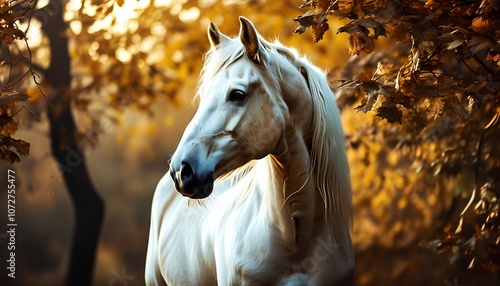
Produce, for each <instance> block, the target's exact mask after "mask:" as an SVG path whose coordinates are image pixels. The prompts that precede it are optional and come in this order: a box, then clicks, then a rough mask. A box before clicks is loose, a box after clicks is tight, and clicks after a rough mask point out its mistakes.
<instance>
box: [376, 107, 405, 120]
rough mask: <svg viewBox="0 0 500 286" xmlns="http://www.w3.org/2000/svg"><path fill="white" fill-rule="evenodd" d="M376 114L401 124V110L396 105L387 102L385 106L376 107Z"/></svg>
mask: <svg viewBox="0 0 500 286" xmlns="http://www.w3.org/2000/svg"><path fill="white" fill-rule="evenodd" d="M377 116H380V117H382V118H385V119H386V120H387V121H388V122H389V123H396V122H397V123H399V124H401V119H402V118H403V112H402V111H401V110H399V108H397V107H396V105H392V104H389V105H387V106H384V105H382V106H380V107H379V108H377Z"/></svg>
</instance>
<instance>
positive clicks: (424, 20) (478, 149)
mask: <svg viewBox="0 0 500 286" xmlns="http://www.w3.org/2000/svg"><path fill="white" fill-rule="evenodd" d="M346 2H347V4H346ZM317 3H319V2H317V1H312V2H311V5H310V6H309V7H313V8H314V9H313V10H309V11H308V12H306V14H307V13H310V11H314V13H316V14H321V13H324V14H327V15H331V16H336V17H340V18H343V19H348V20H347V24H345V25H343V26H342V27H340V28H339V29H338V30H337V32H338V33H348V34H349V51H350V53H351V54H359V53H360V52H365V53H366V54H370V55H368V56H366V57H365V58H357V59H355V60H353V61H351V62H350V63H349V65H348V66H346V67H345V68H344V69H343V70H342V69H339V70H337V71H336V72H335V73H334V74H332V78H337V79H338V78H341V79H342V81H341V84H340V85H339V87H340V88H342V89H344V91H343V96H342V97H341V102H344V108H349V107H350V106H351V105H352V104H353V103H358V104H360V105H358V106H357V107H356V108H355V109H356V110H358V111H363V112H370V111H374V114H375V115H376V116H375V117H373V119H372V120H371V124H369V125H368V127H367V128H365V129H364V130H365V133H363V134H358V135H356V138H362V137H370V136H371V135H372V134H379V135H382V136H383V139H382V140H380V141H378V142H379V144H380V146H386V148H388V149H389V150H405V151H404V153H405V154H404V155H402V157H401V158H402V159H404V160H405V161H407V162H411V164H410V165H411V166H412V168H411V170H412V171H409V170H408V172H407V173H409V174H410V173H413V174H414V175H416V176H422V177H424V178H427V179H428V180H438V181H440V180H446V178H449V177H458V178H463V177H464V174H469V175H470V176H471V177H472V181H473V184H472V185H467V186H463V185H461V184H462V182H463V180H460V179H459V180H457V181H456V182H455V187H456V188H461V189H466V191H465V193H466V194H467V196H468V197H469V202H468V203H467V205H466V206H465V208H464V209H463V211H462V212H461V214H460V215H459V216H458V217H457V218H455V220H454V221H446V222H445V224H446V225H447V226H446V228H445V229H449V228H450V226H452V225H454V226H455V227H456V230H455V232H444V233H443V238H441V239H437V240H435V241H433V242H430V243H428V244H427V245H429V246H430V247H431V248H436V247H434V246H435V245H439V246H440V251H441V250H448V251H449V252H452V253H453V257H454V260H456V259H457V258H458V257H460V256H464V257H468V259H469V262H470V267H472V266H474V265H476V264H477V265H480V266H483V267H484V268H486V269H488V270H491V271H493V272H495V271H498V270H499V269H500V261H499V260H498V258H497V257H498V251H497V250H498V249H499V247H500V223H499V220H498V209H499V208H500V200H499V199H500V176H499V175H500V152H499V151H498V148H496V147H495V146H496V145H497V143H496V142H498V141H497V140H498V136H499V135H498V134H500V132H499V131H500V130H499V129H500V124H499V123H498V121H499V120H498V117H499V114H500V113H499V110H500V100H499V94H500V77H499V75H500V65H499V63H500V62H499V58H500V57H499V56H498V54H499V53H500V45H499V39H500V33H498V30H499V27H500V20H499V17H498V10H499V9H500V6H498V3H497V2H495V1H469V2H460V1H427V2H425V3H424V2H422V1H370V2H368V1H367V2H365V1H329V3H330V5H322V6H321V7H319V6H318V5H317ZM325 7H326V8H325ZM313 25H316V23H312V24H311V26H313ZM304 30H305V28H304ZM379 36H387V37H388V39H387V41H388V42H389V45H390V47H389V48H385V49H376V47H375V40H376V39H377V38H378V37H379ZM367 71H370V72H369V73H370V74H369V75H368V76H366V73H367ZM359 74H363V75H364V76H362V77H360V76H359ZM380 118H383V119H386V120H387V122H388V123H391V124H386V123H384V124H381V122H380ZM361 130H363V129H361ZM394 130H398V131H397V132H392V131H394ZM356 140H357V141H355V142H354V146H357V148H359V146H360V142H359V139H356ZM351 141H352V140H351ZM351 144H353V143H352V142H351ZM365 145H366V148H367V149H368V150H370V151H369V152H375V153H381V154H384V157H385V156H386V155H387V154H388V152H389V151H387V150H385V149H384V148H382V149H380V150H382V151H379V150H377V149H376V148H374V147H372V146H370V145H368V144H365ZM380 146H379V147H378V148H380ZM366 152H368V151H366ZM391 152H392V151H391ZM381 159H382V158H378V160H381ZM368 162H369V163H370V164H373V163H374V162H373V161H372V160H367V163H365V164H366V165H367V168H368V166H369V163H368ZM388 168H390V166H382V167H381V168H380V169H379V170H381V171H386V170H388ZM372 179H374V180H375V178H372ZM409 186H411V188H412V189H414V190H415V191H418V192H419V193H422V194H425V196H427V197H429V198H434V199H432V201H435V192H426V191H425V188H423V186H421V184H419V183H418V182H412V183H410V184H409ZM382 188H385V187H382ZM397 189H398V188H397ZM404 189H405V188H402V189H399V190H400V191H401V190H404ZM459 195H462V194H456V196H459ZM450 196H452V194H450ZM382 198H384V197H383V196H382V195H380V196H379V195H377V196H375V197H374V200H373V201H372V202H374V203H381V202H383V199H382ZM429 202H430V201H428V202H427V203H429ZM472 204H475V205H476V208H475V209H473V208H471V205H472ZM403 205H404V206H406V207H407V206H408V205H407V202H406V200H403V201H400V202H398V206H403ZM429 207H432V205H429Z"/></svg>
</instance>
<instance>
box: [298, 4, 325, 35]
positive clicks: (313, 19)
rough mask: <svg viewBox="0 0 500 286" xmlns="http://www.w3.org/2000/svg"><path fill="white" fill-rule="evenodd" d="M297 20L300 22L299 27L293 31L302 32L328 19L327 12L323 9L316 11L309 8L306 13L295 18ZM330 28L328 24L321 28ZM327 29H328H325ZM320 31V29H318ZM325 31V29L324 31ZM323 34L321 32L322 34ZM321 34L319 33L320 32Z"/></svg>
mask: <svg viewBox="0 0 500 286" xmlns="http://www.w3.org/2000/svg"><path fill="white" fill-rule="evenodd" d="M293 20H294V21H295V22H298V23H299V24H300V26H299V27H297V28H296V29H295V31H293V33H294V34H302V33H303V32H304V31H305V30H306V29H307V28H309V27H311V26H315V25H321V24H323V22H324V21H326V17H325V13H324V12H322V11H314V10H309V11H307V12H306V13H304V15H302V16H299V17H295V18H294V19H293ZM325 28H326V29H328V24H326V26H323V27H322V28H320V30H321V29H325ZM325 31H326V30H325ZM318 32H319V31H318ZM323 33H324V31H323ZM322 35H323V34H321V36H322ZM318 36H319V34H318Z"/></svg>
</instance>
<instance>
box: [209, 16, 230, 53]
mask: <svg viewBox="0 0 500 286" xmlns="http://www.w3.org/2000/svg"><path fill="white" fill-rule="evenodd" d="M207 35H208V40H209V41H210V45H211V46H212V48H213V47H215V46H217V45H218V44H220V43H221V42H223V41H226V40H229V37H228V36H226V35H224V34H222V33H221V32H220V31H219V29H218V28H217V26H215V24H214V23H212V22H210V24H209V25H208V29H207Z"/></svg>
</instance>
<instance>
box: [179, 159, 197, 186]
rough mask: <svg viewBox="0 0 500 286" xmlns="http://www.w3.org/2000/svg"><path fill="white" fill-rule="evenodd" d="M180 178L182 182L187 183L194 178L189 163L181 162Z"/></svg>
mask: <svg viewBox="0 0 500 286" xmlns="http://www.w3.org/2000/svg"><path fill="white" fill-rule="evenodd" d="M180 179H181V181H182V182H183V183H184V184H189V183H190V182H191V181H192V180H193V179H194V172H193V168H191V165H189V163H186V162H182V165H181V178H180Z"/></svg>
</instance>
